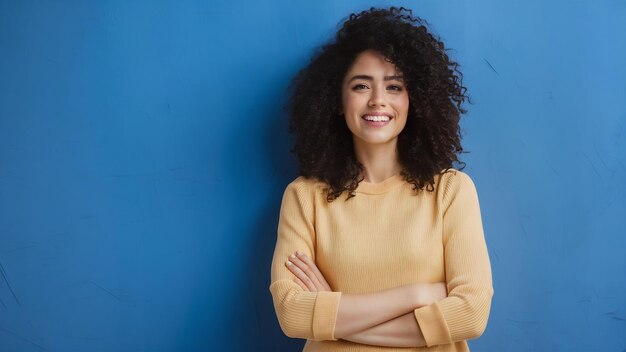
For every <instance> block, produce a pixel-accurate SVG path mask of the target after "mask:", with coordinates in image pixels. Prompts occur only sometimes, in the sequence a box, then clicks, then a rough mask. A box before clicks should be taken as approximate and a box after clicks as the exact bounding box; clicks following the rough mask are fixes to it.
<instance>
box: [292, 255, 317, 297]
mask: <svg viewBox="0 0 626 352" xmlns="http://www.w3.org/2000/svg"><path fill="white" fill-rule="evenodd" d="M289 261H290V262H292V263H293V264H295V265H296V266H297V267H298V268H300V270H302V272H304V274H305V275H306V276H307V277H308V278H309V280H311V282H312V283H313V284H314V285H315V287H316V288H317V290H318V291H319V290H323V289H324V285H322V283H321V282H320V281H319V279H318V278H317V275H315V272H314V271H313V268H311V267H310V266H309V265H307V264H306V263H305V262H303V261H302V260H301V259H300V258H298V257H297V256H295V255H294V254H292V255H290V256H289Z"/></svg>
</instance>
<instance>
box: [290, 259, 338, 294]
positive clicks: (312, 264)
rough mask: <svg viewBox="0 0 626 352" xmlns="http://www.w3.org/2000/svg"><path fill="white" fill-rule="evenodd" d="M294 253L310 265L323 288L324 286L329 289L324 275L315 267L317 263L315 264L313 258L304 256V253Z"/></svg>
mask: <svg viewBox="0 0 626 352" xmlns="http://www.w3.org/2000/svg"><path fill="white" fill-rule="evenodd" d="M296 254H297V256H298V258H300V260H302V261H303V262H304V263H306V264H307V265H308V266H309V267H311V270H312V271H313V273H314V274H315V276H316V278H317V280H318V281H319V282H320V284H322V286H324V288H326V289H328V290H329V291H330V285H329V284H328V282H327V281H326V278H325V277H324V275H323V274H322V272H321V271H320V269H319V268H318V267H317V265H315V263H314V262H313V260H311V259H310V258H309V257H307V256H306V254H304V253H302V252H296Z"/></svg>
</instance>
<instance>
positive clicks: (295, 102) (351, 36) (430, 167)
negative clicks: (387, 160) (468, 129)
mask: <svg viewBox="0 0 626 352" xmlns="http://www.w3.org/2000/svg"><path fill="white" fill-rule="evenodd" d="M427 26H428V23H427V22H426V21H424V20H423V19H421V18H419V17H415V16H413V12H412V11H411V10H409V9H405V8H403V7H400V8H396V7H391V8H389V9H378V8H373V7H372V8H371V9H369V10H366V11H362V12H360V13H358V14H351V15H350V17H349V18H348V19H347V20H346V21H345V22H344V23H343V26H342V27H341V28H340V29H339V31H338V32H337V34H336V37H335V39H334V41H331V42H330V43H328V44H326V45H323V46H322V47H321V48H320V49H319V50H318V52H317V53H316V54H315V55H314V56H313V58H312V60H311V62H310V63H309V65H308V66H307V67H305V68H304V69H302V70H301V71H300V72H299V73H298V74H297V75H296V77H295V78H294V79H293V81H292V85H291V96H290V99H289V101H288V103H287V106H286V110H287V112H288V114H289V118H290V121H289V132H290V133H293V134H294V135H295V145H294V148H293V149H292V152H293V153H294V154H295V155H296V157H297V159H298V161H299V165H300V175H302V176H304V177H307V178H309V177H312V178H315V179H318V180H320V181H323V182H325V183H326V184H327V185H328V189H327V201H329V202H331V201H333V200H334V199H336V198H337V197H339V196H340V195H341V194H342V193H343V192H344V191H347V198H348V199H349V198H351V197H352V196H354V195H355V193H354V191H355V190H356V188H357V186H358V184H359V182H361V181H362V180H363V176H362V172H363V165H362V164H361V163H360V162H359V161H358V160H357V159H356V156H355V152H354V147H353V143H352V134H351V133H350V130H349V129H348V127H347V125H346V122H345V119H344V118H343V117H342V97H341V91H342V90H341V87H342V83H343V79H344V76H345V75H346V73H347V71H348V70H349V68H350V67H351V65H352V63H353V62H354V60H355V58H356V57H357V56H358V55H359V54H360V53H362V52H363V51H365V50H368V49H370V50H374V51H377V52H379V53H381V54H382V55H383V56H384V57H385V59H386V60H388V61H390V62H392V63H393V64H395V66H396V68H397V69H398V70H399V71H400V72H401V73H402V74H403V77H404V84H405V87H406V89H407V91H408V94H409V112H408V116H407V122H406V126H405V127H404V129H403V130H402V132H401V133H400V135H399V136H398V147H397V148H398V159H399V162H400V164H401V166H402V173H401V174H402V176H403V177H404V179H405V180H406V181H407V182H409V183H411V184H413V186H414V189H415V190H416V191H420V190H424V189H426V190H428V191H431V192H432V191H433V190H434V183H435V181H434V178H435V175H437V174H439V173H443V172H447V171H448V170H449V169H451V168H452V167H453V163H456V164H459V165H461V167H458V166H457V167H456V168H457V169H462V168H463V167H464V163H463V162H460V161H459V159H458V154H460V153H461V152H462V151H463V148H462V146H461V133H460V127H459V120H460V117H461V114H463V113H465V112H466V111H465V110H464V109H463V108H462V104H463V102H464V101H465V100H468V99H469V98H468V96H467V95H466V91H467V89H466V88H465V87H464V86H463V85H462V83H461V81H462V78H463V75H462V74H461V72H460V71H459V69H458V68H459V64H457V63H456V62H454V61H452V60H451V59H450V58H449V57H448V55H447V53H446V50H447V49H445V48H444V44H443V43H442V42H441V40H440V39H438V38H436V37H435V36H434V35H433V34H431V33H430V32H429V31H428V29H427Z"/></svg>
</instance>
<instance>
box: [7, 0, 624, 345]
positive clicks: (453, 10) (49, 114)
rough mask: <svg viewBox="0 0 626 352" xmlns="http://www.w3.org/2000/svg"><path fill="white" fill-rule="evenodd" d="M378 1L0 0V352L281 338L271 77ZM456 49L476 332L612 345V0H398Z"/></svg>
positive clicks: (615, 313)
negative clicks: (464, 94)
mask: <svg viewBox="0 0 626 352" xmlns="http://www.w3.org/2000/svg"><path fill="white" fill-rule="evenodd" d="M390 4H392V3H391V2H387V1H378V2H370V3H367V4H366V3H363V2H361V1H356V0H352V1H332V0H320V1H302V2H301V3H299V4H298V3H295V2H293V1H287V0H282V1H263V2H258V1H249V2H247V3H244V2H242V1H220V2H214V3H212V4H208V3H207V2H206V1H118V2H113V1H83V2H80V1H12V2H9V1H1V2H0V264H1V267H0V269H1V271H0V350H1V351H131V350H132V351H200V350H221V351H244V350H249V351H253V350H255V351H275V350H281V351H283V350H284V351H287V350H292V351H297V350H299V347H300V346H301V345H302V342H301V341H298V340H291V339H289V338H286V337H284V336H283V335H282V332H281V331H280V329H279V327H278V323H277V321H276V318H275V316H274V311H273V307H272V303H271V298H270V295H269V291H268V284H269V266H270V261H271V255H272V250H273V246H274V241H275V227H276V221H277V212H278V207H279V202H280V197H281V194H282V190H283V188H284V186H285V185H286V184H287V183H288V182H289V181H290V180H291V179H292V178H293V177H294V175H295V165H294V162H293V160H292V159H291V157H290V155H289V153H288V149H289V147H290V141H289V137H288V135H287V133H286V122H285V116H284V114H283V113H282V110H281V107H282V105H283V103H284V101H285V89H286V87H287V85H288V82H289V79H290V78H291V77H292V76H293V75H294V74H295V73H296V72H297V70H298V69H299V68H300V67H302V66H303V65H304V64H305V63H306V60H307V58H308V57H309V55H310V54H311V53H312V50H313V49H314V48H315V47H316V46H318V45H320V44H322V43H323V42H324V41H325V40H326V39H328V38H329V37H330V35H331V34H332V33H333V31H334V30H335V29H336V25H337V23H338V22H339V21H340V20H341V19H342V18H344V17H345V16H346V15H347V14H348V13H350V12H353V11H356V10H360V9H363V8H364V7H367V6H370V5H390ZM395 4H404V5H407V6H409V7H411V8H413V9H415V10H416V12H417V13H418V14H419V15H421V16H423V17H425V18H426V19H428V20H429V21H430V22H431V23H432V24H433V28H434V30H435V32H436V33H438V34H439V35H440V36H441V37H442V38H443V39H444V40H445V41H446V43H447V44H448V46H450V47H451V48H453V49H454V50H453V51H451V55H452V56H453V57H454V58H456V59H457V60H458V61H459V62H460V63H461V64H462V65H463V68H462V70H463V72H464V74H465V83H466V85H467V86H468V87H469V91H470V94H471V96H472V99H473V102H474V104H473V105H469V106H468V108H469V110H470V112H469V114H468V115H467V118H466V119H465V120H464V122H463V127H464V130H465V147H466V149H467V150H469V151H470V153H469V154H465V155H463V159H464V160H465V161H466V162H467V163H468V167H467V168H466V169H465V171H466V172H468V173H469V174H470V175H471V176H472V177H473V179H474V181H475V183H476V185H477V188H478V191H479V196H480V200H481V206H482V212H483V221H484V227H485V234H486V237H487V241H488V245H489V250H490V255H491V259H492V265H493V273H494V286H495V292H496V293H495V296H494V301H493V306H492V314H491V319H490V322H489V326H488V328H487V331H486V332H485V334H484V336H483V337H482V338H480V339H479V340H476V341H473V342H471V346H472V347H473V348H474V349H475V350H480V351H534V350H536V351H623V350H625V349H626V280H625V279H624V278H626V260H625V259H624V256H623V254H622V252H623V250H624V248H625V247H626V236H624V235H625V233H626V231H625V229H626V220H625V219H626V143H625V140H626V108H625V105H624V103H625V102H626V68H624V63H626V39H625V33H626V21H625V20H624V19H625V18H626V2H624V1H557V2H549V3H548V2H545V3H544V2H543V1H537V0H535V1H516V2H514V3H511V2H503V1H497V0H492V1H477V2H460V1H438V2H434V1H432V2H425V1H424V2H422V1H420V2H417V1H416V2H406V1H405V2H396V3H395Z"/></svg>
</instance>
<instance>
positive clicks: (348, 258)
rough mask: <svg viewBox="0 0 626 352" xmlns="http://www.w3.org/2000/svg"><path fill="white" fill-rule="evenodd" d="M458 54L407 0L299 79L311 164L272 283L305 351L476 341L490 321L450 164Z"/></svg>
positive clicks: (466, 201) (480, 242)
mask: <svg viewBox="0 0 626 352" xmlns="http://www.w3.org/2000/svg"><path fill="white" fill-rule="evenodd" d="M457 67H458V65H457V64H456V63H455V62H453V61H451V60H450V59H449V58H448V56H447V55H446V53H445V49H444V46H443V44H442V43H441V42H440V41H439V40H438V39H436V38H435V37H433V36H432V35H431V34H430V33H429V32H428V30H427V28H426V27H425V24H424V22H423V21H422V20H421V19H419V18H414V17H413V16H412V13H411V11H410V10H406V9H403V8H400V9H397V8H390V9H374V8H372V9H371V10H369V11H364V12H361V13H360V14H353V15H351V16H350V18H349V19H348V20H347V21H346V22H345V23H344V25H343V27H342V28H341V29H340V30H339V31H338V33H337V35H336V38H335V40H334V41H333V42H332V43H330V44H327V45H325V46H324V47H322V50H321V51H320V52H319V53H318V54H317V55H316V56H315V58H314V59H313V60H312V62H311V63H310V64H309V66H308V67H307V68H305V69H304V70H302V71H301V72H300V73H299V74H298V76H297V77H296V79H295V80H294V86H293V89H294V92H293V96H292V99H291V100H290V103H289V112H290V116H291V126H290V130H291V131H292V132H293V133H295V137H296V139H295V148H294V152H295V154H296V156H297V157H298V160H299V163H300V174H301V176H300V177H298V178H297V179H296V180H294V181H293V182H292V183H290V184H289V185H288V186H287V189H286V190H285V193H284V196H283V202H282V206H281V212H280V220H279V225H278V239H277V243H276V249H275V252H274V258H273V262H272V283H271V285H270V291H271V293H272V297H273V300H274V306H275V309H276V314H277V316H278V320H279V322H280V325H281V327H282V329H283V331H284V332H285V334H287V335H288V336H290V337H298V338H304V339H307V340H308V341H307V343H306V345H305V348H304V351H394V350H399V349H398V347H415V348H414V349H413V350H422V349H425V350H429V351H468V347H467V343H466V340H467V339H471V338H476V337H478V336H480V335H481V334H482V332H483V331H484V329H485V326H486V323H487V319H488V316H489V309H490V304H491V297H492V295H493V289H492V285H491V269H490V264H489V257H488V254H487V249H486V245H485V240H484V235H483V230H482V223H481V218H480V209H479V205H478V198H477V195H476V190H475V188H474V184H473V182H472V180H471V179H470V178H469V176H467V175H466V174H465V173H463V172H461V171H458V170H455V169H453V168H452V164H453V163H454V162H459V160H458V158H457V154H458V153H460V152H461V151H462V147H461V144H460V133H459V118H460V115H461V114H462V113H463V112H464V110H463V109H462V108H461V104H462V103H463V102H464V101H465V99H466V96H465V88H464V87H463V86H462V85H461V82H460V77H461V75H460V73H459V72H458V70H457ZM403 351H406V349H403Z"/></svg>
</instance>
